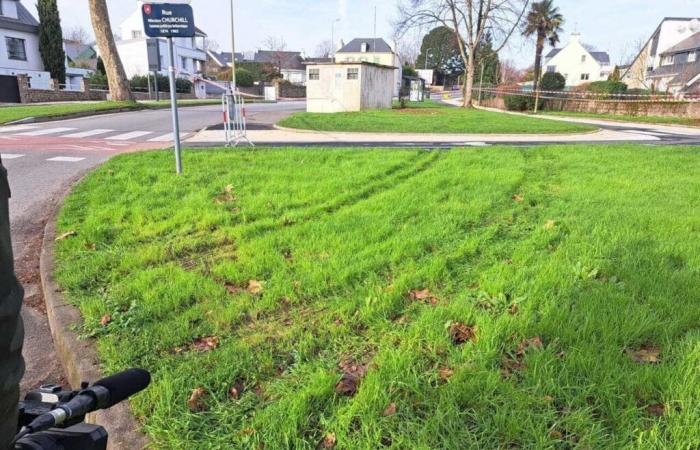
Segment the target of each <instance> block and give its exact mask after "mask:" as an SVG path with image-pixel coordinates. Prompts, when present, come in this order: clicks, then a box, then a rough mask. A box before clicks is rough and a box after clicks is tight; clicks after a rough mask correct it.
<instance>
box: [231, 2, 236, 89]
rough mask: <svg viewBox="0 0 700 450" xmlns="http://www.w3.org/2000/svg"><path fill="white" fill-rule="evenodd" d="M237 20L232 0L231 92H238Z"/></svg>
mask: <svg viewBox="0 0 700 450" xmlns="http://www.w3.org/2000/svg"><path fill="white" fill-rule="evenodd" d="M235 30H236V21H235V19H234V15H233V0H231V93H234V92H236V31H235Z"/></svg>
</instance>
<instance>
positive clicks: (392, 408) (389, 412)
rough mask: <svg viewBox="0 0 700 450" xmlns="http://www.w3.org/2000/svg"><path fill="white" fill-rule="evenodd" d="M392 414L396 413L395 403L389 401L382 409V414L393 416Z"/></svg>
mask: <svg viewBox="0 0 700 450" xmlns="http://www.w3.org/2000/svg"><path fill="white" fill-rule="evenodd" d="M394 414H396V403H390V404H389V406H387V407H386V409H384V412H383V413H382V416H384V417H389V416H393V415H394Z"/></svg>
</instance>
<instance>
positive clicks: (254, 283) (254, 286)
mask: <svg viewBox="0 0 700 450" xmlns="http://www.w3.org/2000/svg"><path fill="white" fill-rule="evenodd" d="M262 291H263V286H262V283H261V282H260V281H258V280H250V281H249V282H248V292H250V293H251V294H253V295H258V294H260V293H261V292H262Z"/></svg>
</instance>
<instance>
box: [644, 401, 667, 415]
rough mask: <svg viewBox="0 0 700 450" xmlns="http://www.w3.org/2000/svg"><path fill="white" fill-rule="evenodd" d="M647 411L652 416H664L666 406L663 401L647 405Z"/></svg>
mask: <svg viewBox="0 0 700 450" xmlns="http://www.w3.org/2000/svg"><path fill="white" fill-rule="evenodd" d="M646 411H647V414H649V415H650V416H655V417H663V416H665V415H666V407H665V406H664V405H663V404H661V403H659V404H657V405H649V406H647V408H646Z"/></svg>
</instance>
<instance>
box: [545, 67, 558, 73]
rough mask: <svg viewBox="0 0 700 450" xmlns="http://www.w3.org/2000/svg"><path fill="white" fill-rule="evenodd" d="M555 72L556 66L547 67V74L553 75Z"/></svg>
mask: <svg viewBox="0 0 700 450" xmlns="http://www.w3.org/2000/svg"><path fill="white" fill-rule="evenodd" d="M556 71H557V66H547V73H554V72H556Z"/></svg>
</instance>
